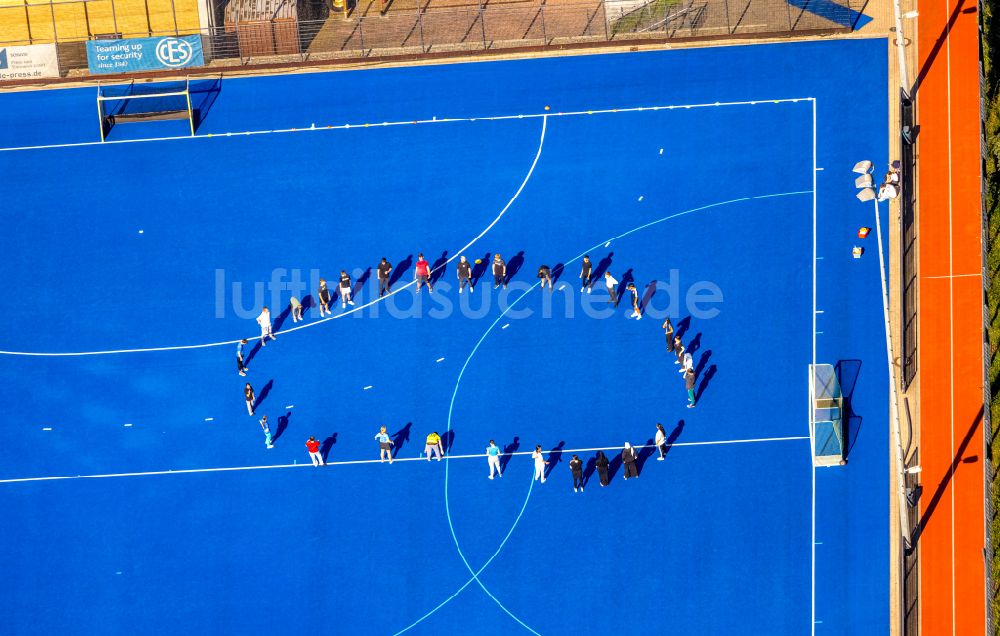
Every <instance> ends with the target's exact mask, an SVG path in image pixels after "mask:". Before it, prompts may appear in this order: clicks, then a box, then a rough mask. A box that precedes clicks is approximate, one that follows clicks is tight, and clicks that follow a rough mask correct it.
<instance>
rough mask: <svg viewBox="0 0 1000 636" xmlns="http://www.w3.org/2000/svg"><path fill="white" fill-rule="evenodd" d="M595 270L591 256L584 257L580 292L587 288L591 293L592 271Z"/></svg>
mask: <svg viewBox="0 0 1000 636" xmlns="http://www.w3.org/2000/svg"><path fill="white" fill-rule="evenodd" d="M592 271H594V264H593V263H591V262H590V256H589V255H587V256H584V257H583V266H582V267H581V268H580V293H583V290H587V293H588V294H589V293H590V273H591V272H592Z"/></svg>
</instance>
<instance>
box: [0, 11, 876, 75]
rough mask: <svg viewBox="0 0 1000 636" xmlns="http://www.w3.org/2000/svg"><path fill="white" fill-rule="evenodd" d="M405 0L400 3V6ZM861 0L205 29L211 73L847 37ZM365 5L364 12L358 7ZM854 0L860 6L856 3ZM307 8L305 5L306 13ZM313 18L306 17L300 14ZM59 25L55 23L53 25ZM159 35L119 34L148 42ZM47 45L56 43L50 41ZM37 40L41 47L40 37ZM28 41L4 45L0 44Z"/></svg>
mask: <svg viewBox="0 0 1000 636" xmlns="http://www.w3.org/2000/svg"><path fill="white" fill-rule="evenodd" d="M395 1H397V2H398V1H402V0H395ZM862 1H863V0H840V1H838V2H834V1H832V0H650V1H648V2H641V1H640V2H635V1H627V0H626V1H625V2H623V1H622V0H617V1H611V0H591V1H589V2H588V1H586V0H572V1H571V2H559V1H556V2H553V1H552V0H548V1H546V0H524V1H519V2H508V3H506V4H496V5H483V4H480V5H478V6H476V5H465V6H462V7H455V6H451V7H447V6H444V7H437V6H435V5H434V4H433V2H431V3H429V4H426V5H420V6H416V3H415V6H414V7H412V8H410V9H404V8H399V7H396V6H393V5H392V4H390V5H389V8H388V10H387V11H385V12H382V11H380V3H379V2H378V0H375V1H372V0H361V2H358V3H357V4H353V5H352V4H350V3H349V5H348V6H349V9H350V10H349V12H348V14H347V17H346V18H345V17H344V16H342V15H338V14H335V13H332V12H331V11H330V9H329V7H328V6H327V5H326V4H322V3H316V2H313V4H309V3H308V0H307V2H306V3H305V4H300V5H299V7H300V9H299V11H298V14H299V19H291V20H287V19H283V20H270V21H249V22H236V23H232V22H226V23H225V26H221V27H213V28H210V29H202V30H196V31H191V30H188V31H185V30H183V29H182V30H181V31H180V33H181V34H195V33H200V34H201V36H202V42H203V46H204V51H205V56H206V65H207V66H208V67H209V68H208V70H210V71H211V70H213V68H214V69H228V68H233V67H242V66H248V65H259V64H268V65H278V66H281V65H286V66H289V67H293V66H300V65H304V64H308V63H310V62H321V61H325V60H348V61H350V60H365V59H371V58H382V57H397V56H408V57H418V56H433V55H434V54H438V53H449V52H468V53H475V52H489V51H498V50H503V49H510V48H526V47H535V48H537V47H565V46H569V45H574V44H587V43H607V42H620V43H629V42H640V43H641V42H643V41H664V40H673V39H707V38H733V37H751V36H764V35H767V36H780V35H791V34H798V33H822V32H826V33H832V32H838V31H850V30H851V29H852V28H853V27H854V24H855V22H856V20H857V18H858V17H859V15H860V14H859V13H858V11H857V10H856V9H858V8H860V5H861V2H862ZM363 2H368V4H367V6H362V3H363ZM852 3H853V4H855V5H858V6H856V7H855V6H852ZM303 7H304V8H303ZM306 17H308V18H312V19H303V18H306ZM53 26H54V27H55V26H57V25H53ZM176 33H177V31H176V30H174V29H171V30H169V31H165V32H162V33H153V32H149V31H143V32H141V33H135V34H132V33H115V34H112V36H116V37H122V38H128V37H148V36H156V35H175V34H176ZM55 35H56V37H55V42H56V43H57V46H58V53H59V62H60V70H61V72H62V73H63V75H70V76H74V77H79V76H85V75H86V74H87V71H86V69H87V54H86V44H85V43H86V40H87V39H95V38H96V37H97V36H98V35H100V36H101V37H107V36H108V34H90V35H88V36H87V37H86V38H80V37H77V38H75V39H72V38H71V39H68V40H67V39H63V38H60V37H59V34H55ZM50 41H51V40H50ZM35 43H37V41H35ZM14 44H27V42H6V43H0V46H4V45H14Z"/></svg>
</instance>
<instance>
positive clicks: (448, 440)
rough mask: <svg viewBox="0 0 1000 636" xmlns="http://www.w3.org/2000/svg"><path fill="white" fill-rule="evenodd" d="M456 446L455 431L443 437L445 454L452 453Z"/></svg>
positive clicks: (442, 443)
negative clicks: (453, 447)
mask: <svg viewBox="0 0 1000 636" xmlns="http://www.w3.org/2000/svg"><path fill="white" fill-rule="evenodd" d="M454 445H455V431H447V432H446V433H445V434H444V435H442V436H441V448H443V449H444V452H445V454H448V453H449V452H450V451H451V448H452V446H454Z"/></svg>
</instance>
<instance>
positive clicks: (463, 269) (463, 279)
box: [455, 256, 472, 294]
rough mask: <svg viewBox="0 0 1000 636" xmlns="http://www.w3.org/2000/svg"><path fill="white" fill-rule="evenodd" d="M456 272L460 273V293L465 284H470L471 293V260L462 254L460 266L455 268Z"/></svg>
mask: <svg viewBox="0 0 1000 636" xmlns="http://www.w3.org/2000/svg"><path fill="white" fill-rule="evenodd" d="M455 272H456V274H457V275H458V293H460V294H461V293H462V290H463V289H465V286H466V285H468V286H469V293H470V294H471V293H472V266H471V265H469V261H467V260H465V257H464V256H462V257H460V258H459V259H458V267H456V268H455Z"/></svg>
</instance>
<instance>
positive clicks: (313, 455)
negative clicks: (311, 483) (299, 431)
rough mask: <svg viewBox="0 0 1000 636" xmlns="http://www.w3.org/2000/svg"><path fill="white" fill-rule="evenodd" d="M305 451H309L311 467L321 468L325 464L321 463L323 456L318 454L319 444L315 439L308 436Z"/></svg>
mask: <svg viewBox="0 0 1000 636" xmlns="http://www.w3.org/2000/svg"><path fill="white" fill-rule="evenodd" d="M306 450H308V451H309V459H311V460H312V463H313V466H323V465H325V464H326V462H324V461H323V456H322V455H320V453H319V442H318V441H317V440H316V438H315V437H312V436H310V437H309V439H308V440H306Z"/></svg>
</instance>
